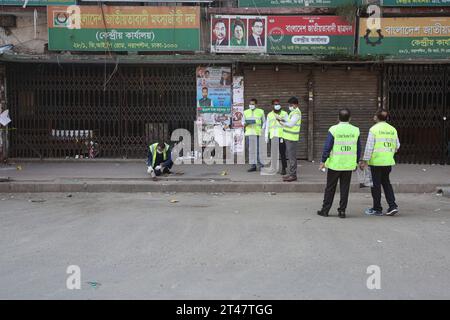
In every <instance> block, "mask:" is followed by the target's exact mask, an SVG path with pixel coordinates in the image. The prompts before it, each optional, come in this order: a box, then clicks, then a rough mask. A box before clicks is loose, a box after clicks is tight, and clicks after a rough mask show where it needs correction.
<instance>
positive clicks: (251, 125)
mask: <svg viewBox="0 0 450 320" xmlns="http://www.w3.org/2000/svg"><path fill="white" fill-rule="evenodd" d="M257 104H258V101H257V100H256V99H255V98H253V99H251V100H250V103H249V105H248V109H246V110H245V111H244V116H243V117H242V124H243V125H244V127H245V144H246V145H247V146H248V158H249V163H250V164H251V167H250V169H248V170H247V171H248V172H252V171H256V164H257V163H258V166H259V167H260V168H261V167H264V165H263V164H262V163H261V160H260V156H259V139H260V137H261V133H262V131H263V129H264V128H265V123H266V117H265V115H264V110H263V109H260V108H258V107H257Z"/></svg>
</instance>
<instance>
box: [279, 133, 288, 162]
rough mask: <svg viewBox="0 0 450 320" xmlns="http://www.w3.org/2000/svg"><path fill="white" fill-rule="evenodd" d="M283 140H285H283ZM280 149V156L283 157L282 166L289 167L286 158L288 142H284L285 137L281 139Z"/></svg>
mask: <svg viewBox="0 0 450 320" xmlns="http://www.w3.org/2000/svg"><path fill="white" fill-rule="evenodd" d="M281 141H283V142H281ZM278 142H279V145H278V146H279V147H278V149H279V151H280V157H281V168H282V169H286V168H287V159H286V142H284V139H280V140H279V141H278Z"/></svg>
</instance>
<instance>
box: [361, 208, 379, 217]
mask: <svg viewBox="0 0 450 320" xmlns="http://www.w3.org/2000/svg"><path fill="white" fill-rule="evenodd" d="M364 213H365V214H367V215H369V216H382V215H383V212H381V211H378V210H375V209H374V208H367V209H366V210H365V211H364Z"/></svg>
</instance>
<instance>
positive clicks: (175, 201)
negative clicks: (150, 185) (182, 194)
mask: <svg viewBox="0 0 450 320" xmlns="http://www.w3.org/2000/svg"><path fill="white" fill-rule="evenodd" d="M177 202H179V201H178V200H176V199H172V200H170V203H177Z"/></svg>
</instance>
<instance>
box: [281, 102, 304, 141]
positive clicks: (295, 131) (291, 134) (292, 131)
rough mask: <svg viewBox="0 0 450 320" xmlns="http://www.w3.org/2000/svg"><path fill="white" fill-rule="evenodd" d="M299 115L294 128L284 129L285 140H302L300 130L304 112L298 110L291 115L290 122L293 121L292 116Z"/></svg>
mask: <svg viewBox="0 0 450 320" xmlns="http://www.w3.org/2000/svg"><path fill="white" fill-rule="evenodd" d="M294 114H298V115H299V118H298V120H297V122H296V123H295V125H294V126H293V127H283V138H284V139H286V140H289V141H298V140H300V129H301V124H302V112H301V111H300V109H298V108H296V109H294V110H293V111H291V112H290V113H289V116H288V121H291V119H292V116H293V115H294Z"/></svg>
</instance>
